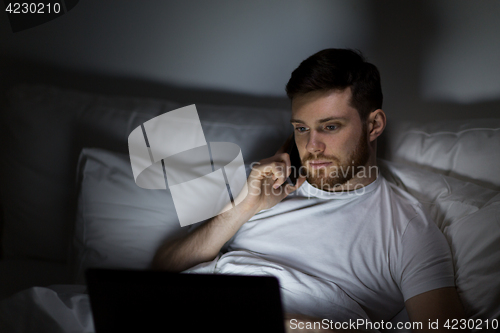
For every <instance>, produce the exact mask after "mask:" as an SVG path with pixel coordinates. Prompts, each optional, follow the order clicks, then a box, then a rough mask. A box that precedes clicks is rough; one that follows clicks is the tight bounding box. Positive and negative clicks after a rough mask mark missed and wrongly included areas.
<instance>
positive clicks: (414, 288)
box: [397, 211, 455, 302]
mask: <svg viewBox="0 0 500 333" xmlns="http://www.w3.org/2000/svg"><path fill="white" fill-rule="evenodd" d="M397 266H398V268H399V272H398V277H399V281H398V282H399V287H400V289H401V292H402V294H403V297H404V301H405V302H406V300H408V299H409V298H411V297H413V296H416V295H419V294H421V293H424V292H427V291H430V290H434V289H438V288H444V287H454V286H455V278H454V270H453V261H452V256H451V251H450V247H449V245H448V242H447V241H446V238H445V237H444V235H443V234H442V232H441V231H440V230H439V228H438V227H437V226H436V225H435V224H434V222H432V221H430V220H429V219H428V218H427V217H426V216H425V214H424V213H423V212H421V211H420V212H419V214H417V216H415V217H414V218H413V219H412V220H410V221H409V222H408V225H407V227H406V229H405V231H404V233H403V235H402V237H401V243H400V251H399V254H398V265H397Z"/></svg>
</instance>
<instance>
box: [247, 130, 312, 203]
mask: <svg viewBox="0 0 500 333" xmlns="http://www.w3.org/2000/svg"><path fill="white" fill-rule="evenodd" d="M290 140H291V137H289V138H288V140H287V141H286V142H285V144H284V145H283V146H282V147H281V148H280V149H279V150H278V151H277V152H276V154H275V155H274V156H272V157H269V158H266V159H263V160H261V161H260V162H257V163H255V164H253V166H252V171H251V172H250V175H249V176H248V180H247V185H248V195H247V196H246V198H245V199H244V200H243V202H242V204H243V205H244V206H246V207H251V210H253V211H255V213H258V212H260V211H261V210H264V209H269V208H271V207H273V206H275V205H276V204H277V203H279V202H280V201H281V200H283V199H284V198H285V197H286V196H288V195H289V194H290V193H292V192H294V191H295V190H297V189H298V188H299V187H300V186H302V184H303V183H304V182H305V180H306V178H305V177H304V176H300V177H299V178H298V179H297V183H296V184H295V186H292V185H289V184H287V183H286V179H287V178H288V176H289V175H290V173H291V171H292V169H291V163H290V156H289V155H288V153H285V150H286V148H287V147H288V145H289V144H290ZM237 201H238V200H237Z"/></svg>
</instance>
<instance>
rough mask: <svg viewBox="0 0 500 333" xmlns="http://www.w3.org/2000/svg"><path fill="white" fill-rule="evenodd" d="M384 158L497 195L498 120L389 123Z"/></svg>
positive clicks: (499, 182)
mask: <svg viewBox="0 0 500 333" xmlns="http://www.w3.org/2000/svg"><path fill="white" fill-rule="evenodd" d="M386 136H387V141H386V144H387V147H386V151H385V155H384V158H385V159H388V160H391V161H395V162H403V163H406V164H412V165H416V166H419V167H421V168H425V169H429V170H432V171H435V172H439V173H442V174H445V175H448V176H452V177H454V178H458V179H461V180H465V181H469V182H473V183H475V184H478V185H481V186H483V187H488V188H491V189H494V190H497V191H500V176H499V175H500V154H499V151H500V119H468V120H454V121H449V120H447V121H436V122H431V123H425V124H418V123H414V122H395V123H389V124H388V128H387V133H386Z"/></svg>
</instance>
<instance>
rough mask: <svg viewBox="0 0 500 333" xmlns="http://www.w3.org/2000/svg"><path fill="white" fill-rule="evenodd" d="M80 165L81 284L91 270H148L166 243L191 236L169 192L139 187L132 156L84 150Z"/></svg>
mask: <svg viewBox="0 0 500 333" xmlns="http://www.w3.org/2000/svg"><path fill="white" fill-rule="evenodd" d="M79 163H80V164H79V165H80V167H79V169H80V170H79V175H80V179H81V186H80V195H79V199H78V212H77V219H76V226H75V238H74V240H75V241H74V244H75V249H76V253H75V254H76V262H75V263H76V267H75V268H76V274H77V276H76V282H77V283H83V281H84V279H83V274H84V271H85V269H86V268H88V267H107V268H137V269H145V268H148V267H149V265H150V263H151V260H152V258H153V256H154V253H155V251H156V249H157V248H158V247H159V246H160V244H161V243H162V242H163V241H164V240H166V239H170V238H172V237H177V236H180V235H182V234H184V233H186V232H187V228H181V227H180V224H179V221H178V219H177V214H176V211H175V207H174V204H173V201H172V197H171V195H170V191H169V190H168V189H167V190H146V189H143V188H141V187H139V186H137V185H136V184H135V182H134V178H133V176H132V169H131V166H130V158H129V156H128V155H126V154H120V153H111V152H108V151H105V150H101V149H83V151H82V154H81V155H80V162H79Z"/></svg>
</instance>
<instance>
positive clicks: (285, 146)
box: [276, 133, 293, 154]
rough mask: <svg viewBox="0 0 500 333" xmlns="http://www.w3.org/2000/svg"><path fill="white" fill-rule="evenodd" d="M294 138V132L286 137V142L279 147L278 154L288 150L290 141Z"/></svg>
mask: <svg viewBox="0 0 500 333" xmlns="http://www.w3.org/2000/svg"><path fill="white" fill-rule="evenodd" d="M292 138H293V133H292V134H290V136H289V137H288V138H287V139H286V141H285V143H284V144H283V146H281V147H280V149H278V151H276V154H281V153H284V152H286V151H287V149H288V146H289V145H290V143H291V142H292Z"/></svg>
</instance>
